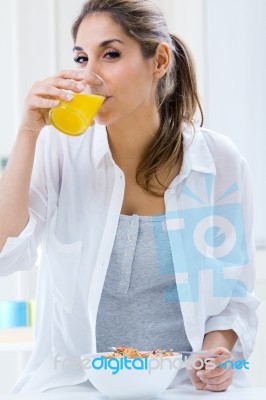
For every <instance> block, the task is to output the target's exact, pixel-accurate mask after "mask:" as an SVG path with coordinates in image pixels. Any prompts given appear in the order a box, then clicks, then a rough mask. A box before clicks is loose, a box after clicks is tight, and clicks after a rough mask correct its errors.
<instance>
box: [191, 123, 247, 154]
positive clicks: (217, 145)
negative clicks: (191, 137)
mask: <svg viewBox="0 0 266 400" xmlns="http://www.w3.org/2000/svg"><path fill="white" fill-rule="evenodd" d="M197 131H198V133H199V134H201V135H202V136H203V138H204V139H205V141H206V143H207V145H208V147H209V149H210V151H211V152H212V153H214V154H217V155H222V154H223V153H224V152H226V153H227V154H228V155H230V154H232V155H233V156H238V157H242V155H241V153H240V151H239V149H238V148H237V146H236V144H235V143H234V142H233V140H232V139H231V138H230V137H228V136H226V135H225V134H223V133H220V132H216V131H213V130H211V129H208V128H202V127H201V128H198V129H197Z"/></svg>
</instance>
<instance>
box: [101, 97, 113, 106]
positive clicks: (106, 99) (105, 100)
mask: <svg viewBox="0 0 266 400" xmlns="http://www.w3.org/2000/svg"><path fill="white" fill-rule="evenodd" d="M111 97H112V96H107V97H105V99H104V102H103V104H105V103H106V102H107V101H108V100H109V99H111Z"/></svg>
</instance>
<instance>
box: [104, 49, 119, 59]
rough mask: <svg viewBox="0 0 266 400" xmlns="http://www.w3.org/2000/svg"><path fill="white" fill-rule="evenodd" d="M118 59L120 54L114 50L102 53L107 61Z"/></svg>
mask: <svg viewBox="0 0 266 400" xmlns="http://www.w3.org/2000/svg"><path fill="white" fill-rule="evenodd" d="M118 57H120V53H119V51H116V50H108V51H106V52H105V53H104V58H107V59H109V60H113V59H115V58H118Z"/></svg>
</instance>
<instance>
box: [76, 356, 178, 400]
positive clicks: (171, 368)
mask: <svg viewBox="0 0 266 400" xmlns="http://www.w3.org/2000/svg"><path fill="white" fill-rule="evenodd" d="M141 353H143V352H141ZM112 354H113V353H112V352H108V353H96V354H84V355H82V356H81V360H82V366H83V368H84V371H85V372H86V374H87V377H88V378H89V380H90V382H91V383H92V384H93V386H95V388H96V389H97V390H98V391H99V392H101V393H102V394H104V395H105V396H108V397H110V398H111V399H113V400H115V399H117V400H118V399H124V400H125V399H127V400H130V399H131V400H133V399H134V400H137V399H141V400H150V399H153V398H154V397H155V396H158V395H159V394H161V393H162V392H163V391H164V390H166V389H167V387H168V386H169V385H170V384H171V383H172V381H173V380H174V378H175V377H176V375H177V373H178V371H179V369H181V368H182V364H183V362H182V356H181V354H179V353H174V356H169V357H160V358H148V359H147V360H146V361H145V360H144V359H142V360H140V359H136V361H135V362H134V359H128V360H127V364H126V363H125V362H124V361H125V360H122V361H121V359H119V358H118V359H116V360H118V361H116V360H114V359H105V358H104V357H102V356H107V355H108V356H110V355H112ZM101 357H102V358H101ZM94 359H97V360H95V361H93V360H94ZM119 360H120V361H119ZM119 363H120V364H119ZM121 363H122V364H121ZM126 366H127V367H128V368H131V369H128V368H126ZM100 367H101V368H100ZM121 367H123V368H121ZM96 368H98V369H96Z"/></svg>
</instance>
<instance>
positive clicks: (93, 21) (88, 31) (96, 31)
mask: <svg viewBox="0 0 266 400" xmlns="http://www.w3.org/2000/svg"><path fill="white" fill-rule="evenodd" d="M110 37H112V38H118V39H121V40H122V41H129V40H130V39H131V38H130V37H129V36H128V35H126V34H125V32H124V31H123V29H122V28H121V26H120V25H119V24H118V23H116V22H114V20H113V19H112V18H111V17H110V16H109V15H108V14H107V13H95V14H92V15H88V16H87V17H85V18H84V19H83V21H82V22H81V24H80V26H79V29H78V32H77V39H76V44H77V45H82V44H86V43H88V42H89V43H90V44H91V45H96V44H98V43H100V42H102V41H104V40H106V39H110ZM131 40H132V39H131Z"/></svg>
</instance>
